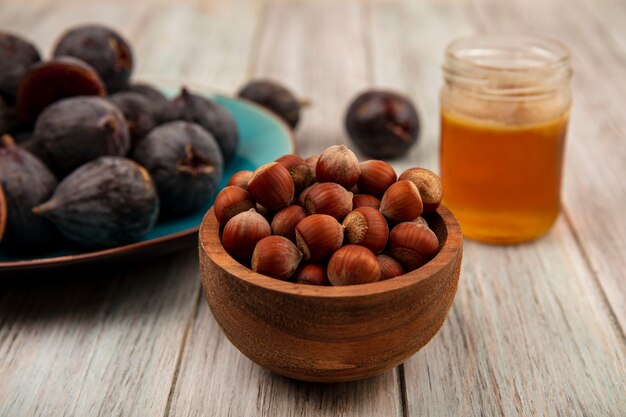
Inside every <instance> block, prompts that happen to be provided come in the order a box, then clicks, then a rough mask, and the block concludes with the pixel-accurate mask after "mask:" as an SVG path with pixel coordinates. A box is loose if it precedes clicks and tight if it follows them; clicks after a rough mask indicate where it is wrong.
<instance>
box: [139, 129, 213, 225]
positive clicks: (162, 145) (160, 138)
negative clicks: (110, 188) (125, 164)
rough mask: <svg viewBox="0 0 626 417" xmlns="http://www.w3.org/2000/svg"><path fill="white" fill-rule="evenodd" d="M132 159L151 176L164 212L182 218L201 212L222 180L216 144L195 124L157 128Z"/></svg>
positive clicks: (140, 144) (209, 135)
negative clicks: (184, 215)
mask: <svg viewBox="0 0 626 417" xmlns="http://www.w3.org/2000/svg"><path fill="white" fill-rule="evenodd" d="M133 158H134V159H135V160H136V161H137V162H139V163H140V164H141V165H143V166H144V167H146V169H147V170H148V171H149V172H150V173H151V174H152V177H153V178H154V182H155V184H156V187H157V190H158V192H159V196H160V198H161V210H162V212H163V213H165V214H166V215H170V216H176V215H182V214H185V213H188V212H191V211H194V210H198V209H202V208H204V207H205V206H206V204H207V202H208V201H209V199H210V198H211V196H212V195H213V193H214V192H215V190H216V189H217V186H218V185H219V183H220V180H221V179H222V170H223V165H224V162H223V159H222V154H221V152H220V148H219V146H218V144H217V141H216V140H215V139H214V138H213V136H212V135H211V134H210V133H208V132H207V131H206V130H204V129H203V128H202V127H200V126H199V125H197V124H195V123H189V122H182V121H177V122H170V123H166V124H164V125H161V126H158V127H156V128H154V129H153V130H152V131H151V132H150V133H148V135H147V136H146V137H145V138H144V139H143V140H142V141H141V142H140V143H139V144H138V145H137V147H136V148H135V151H134V153H133Z"/></svg>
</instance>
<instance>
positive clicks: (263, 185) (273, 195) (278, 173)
mask: <svg viewBox="0 0 626 417" xmlns="http://www.w3.org/2000/svg"><path fill="white" fill-rule="evenodd" d="M248 192H249V193H250V195H251V196H252V198H253V199H254V200H255V201H256V202H257V203H259V204H261V205H262V206H263V207H265V208H267V209H269V210H280V209H281V208H283V207H287V206H288V205H289V204H291V202H292V201H293V197H294V194H295V187H294V184H293V179H292V178H291V174H290V173H289V171H288V170H287V168H285V167H284V166H283V165H281V164H279V163H278V162H270V163H269V164H265V165H263V166H261V167H259V168H258V169H257V170H256V171H254V174H253V175H252V178H250V181H249V182H248Z"/></svg>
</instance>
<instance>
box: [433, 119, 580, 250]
mask: <svg viewBox="0 0 626 417" xmlns="http://www.w3.org/2000/svg"><path fill="white" fill-rule="evenodd" d="M567 119H568V114H563V115H562V116H561V117H558V118H556V119H553V120H549V121H546V122H542V123H536V124H527V125H506V124H500V123H496V122H488V121H484V120H475V119H471V118H468V117H463V116H459V115H454V114H450V113H446V112H443V113H442V117H441V156H440V157H441V179H442V183H443V189H444V204H445V205H447V206H448V208H450V209H451V210H452V212H453V213H454V214H455V216H456V217H457V219H458V220H459V222H460V223H461V225H462V228H463V233H464V234H465V235H466V236H468V237H470V238H474V239H477V240H483V241H488V242H494V243H514V242H520V241H525V240H529V239H533V238H535V237H537V236H540V235H542V234H544V233H545V232H546V231H547V230H548V229H550V227H551V226H552V224H553V223H554V221H555V220H556V218H557V217H558V215H559V212H560V207H561V199H560V190H561V172H562V165H563V149H564V142H565V132H566V129H567Z"/></svg>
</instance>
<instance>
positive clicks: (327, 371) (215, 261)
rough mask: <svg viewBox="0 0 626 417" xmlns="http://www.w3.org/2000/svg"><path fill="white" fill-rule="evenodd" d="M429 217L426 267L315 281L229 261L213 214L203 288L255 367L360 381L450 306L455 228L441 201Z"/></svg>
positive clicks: (427, 330)
mask: <svg viewBox="0 0 626 417" xmlns="http://www.w3.org/2000/svg"><path fill="white" fill-rule="evenodd" d="M428 223H429V225H431V228H432V229H433V231H434V232H435V233H436V234H437V236H438V237H439V240H440V246H441V249H440V251H439V253H438V254H437V255H436V256H435V258H434V259H433V260H431V261H430V262H429V263H427V264H426V265H424V266H423V267H421V268H419V269H417V270H415V271H412V272H410V273H408V274H405V275H402V276H399V277H396V278H392V279H390V280H386V281H380V282H375V283H371V284H364V285H353V286H344V287H318V286H308V285H303V284H295V283H291V282H285V281H280V280H277V279H274V278H270V277H267V276H265V275H261V274H258V273H256V272H253V271H252V270H250V269H248V268H247V267H245V266H244V265H242V264H240V263H238V262H237V261H235V260H234V259H233V258H232V257H231V256H230V255H229V254H228V253H226V251H225V250H224V248H223V247H222V244H221V242H220V235H219V233H220V228H219V224H218V223H217V220H216V218H215V215H214V214H213V210H210V211H209V212H208V213H207V214H206V216H205V217H204V220H203V221H202V224H201V226H200V235H199V241H200V272H201V278H202V286H203V287H204V292H205V295H206V298H207V301H208V303H209V306H210V308H211V310H212V312H213V316H214V317H215V319H216V320H217V322H218V323H219V324H220V326H221V327H222V329H223V330H224V333H225V334H226V337H228V339H229V340H230V341H231V342H232V343H233V345H235V347H237V349H239V350H240V351H241V352H242V353H243V354H244V355H246V356H247V357H248V358H250V359H251V360H252V361H254V362H256V363H257V364H259V365H261V366H262V367H264V368H267V369H269V370H271V371H273V372H276V373H278V374H281V375H285V376H288V377H291V378H295V379H300V380H305V381H319V382H341V381H352V380H357V379H362V378H367V377H370V376H373V375H377V374H381V373H383V372H385V371H386V370H388V369H391V368H393V367H395V366H397V365H399V364H400V363H402V362H403V361H405V360H406V359H407V358H409V357H410V356H411V355H413V354H414V353H415V352H417V351H418V350H419V349H420V348H422V346H424V345H425V344H426V343H428V341H429V340H430V339H431V338H432V337H433V336H434V335H435V334H436V333H437V331H438V330H439V328H440V327H441V326H442V324H443V322H444V321H445V319H446V316H447V314H448V310H449V309H450V306H451V305H452V301H453V299H454V295H455V293H456V288H457V284H458V280H459V273H460V270H461V259H462V253H463V237H462V235H461V229H460V227H459V224H458V223H457V221H456V219H455V218H454V216H453V215H452V213H451V212H450V211H449V210H448V209H447V208H445V207H440V208H439V209H438V210H437V213H434V214H432V215H431V216H430V217H428Z"/></svg>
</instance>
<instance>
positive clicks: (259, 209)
mask: <svg viewBox="0 0 626 417" xmlns="http://www.w3.org/2000/svg"><path fill="white" fill-rule="evenodd" d="M255 208H256V211H257V213H259V214H260V215H261V216H263V217H265V220H267V221H268V222H271V221H272V217H274V212H272V211H271V210H269V209H267V208H265V207H263V206H262V205H260V204H259V203H256V204H255Z"/></svg>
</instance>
